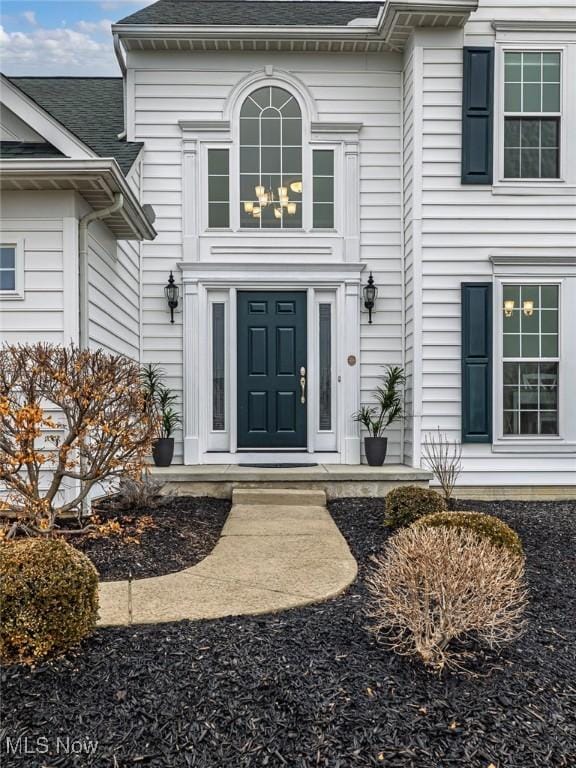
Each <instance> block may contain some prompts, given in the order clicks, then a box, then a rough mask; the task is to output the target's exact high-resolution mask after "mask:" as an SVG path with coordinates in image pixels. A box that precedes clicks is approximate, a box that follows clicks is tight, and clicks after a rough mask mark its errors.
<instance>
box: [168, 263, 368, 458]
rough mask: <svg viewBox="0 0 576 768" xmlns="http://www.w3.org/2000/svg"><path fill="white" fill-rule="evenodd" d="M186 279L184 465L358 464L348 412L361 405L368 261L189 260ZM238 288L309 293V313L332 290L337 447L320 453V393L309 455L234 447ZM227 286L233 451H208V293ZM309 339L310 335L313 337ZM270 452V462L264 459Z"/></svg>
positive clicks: (311, 408)
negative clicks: (362, 306) (317, 438)
mask: <svg viewBox="0 0 576 768" xmlns="http://www.w3.org/2000/svg"><path fill="white" fill-rule="evenodd" d="M179 267H180V269H181V272H182V282H183V294H184V297H183V304H184V307H183V311H184V333H183V347H184V349H183V359H184V370H183V389H184V419H183V428H184V464H239V463H248V462H252V461H261V462H266V461H267V460H269V461H273V462H279V463H280V462H281V463H301V462H305V461H307V460H308V461H309V460H310V459H314V461H316V462H326V463H331V464H359V463H360V432H359V428H358V425H357V424H356V423H355V422H354V421H352V418H351V415H352V413H354V412H355V411H356V410H357V409H358V408H359V405H360V294H361V289H360V283H361V280H360V278H361V273H362V270H363V269H364V265H363V264H359V263H350V262H342V263H339V264H331V265H327V264H318V263H316V264H314V263H309V262H306V263H296V264H294V263H292V264H273V265H266V264H262V263H253V264H242V265H241V266H240V265H236V264H230V263H227V264H222V263H219V264H211V263H206V262H192V263H190V262H186V263H182V264H179ZM238 290H271V291H277V290H287V291H288V290H292V291H298V290H299V291H302V290H306V291H307V292H308V310H309V314H310V312H311V311H313V310H314V304H313V302H314V301H315V298H314V297H315V293H316V291H321V290H324V291H332V292H333V295H334V296H335V302H334V306H335V323H334V329H335V336H336V343H335V346H334V352H335V358H336V359H335V365H334V374H335V393H336V401H337V402H336V411H335V422H336V428H337V439H336V447H337V450H336V451H335V452H329V453H326V452H318V451H316V450H315V445H314V437H315V430H314V429H313V428H312V425H314V424H315V423H316V420H317V413H316V410H317V404H316V402H314V401H315V398H313V397H311V398H309V399H308V427H309V428H308V448H307V451H306V452H296V451H289V452H288V451H287V452H278V451H274V452H270V453H267V452H262V451H258V452H247V451H242V452H241V453H237V452H236V343H235V339H236V292H237V291H238ZM212 291H219V292H220V295H222V294H223V292H225V291H228V295H229V300H228V306H227V311H228V323H227V328H228V333H229V342H230V343H229V350H230V355H229V358H228V361H227V362H228V370H227V382H228V390H229V394H228V403H227V404H228V414H229V421H230V424H229V440H228V447H229V450H222V451H218V452H214V451H209V450H208V447H209V444H208V434H209V429H210V425H209V413H210V408H209V407H208V403H209V402H210V397H211V375H210V371H211V360H210V313H209V296H210V292H212ZM309 338H310V337H309ZM315 349H316V345H315V344H314V343H310V344H309V345H308V366H307V370H308V372H309V376H310V377H311V379H310V378H309V385H310V391H313V388H314V389H315V386H316V379H315V377H316V375H317V371H316V368H317V366H316V361H315V360H314V359H313V355H314V352H315ZM267 457H268V459H267Z"/></svg>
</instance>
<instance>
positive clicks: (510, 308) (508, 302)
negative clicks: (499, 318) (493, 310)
mask: <svg viewBox="0 0 576 768" xmlns="http://www.w3.org/2000/svg"><path fill="white" fill-rule="evenodd" d="M513 312H514V299H504V317H512V313H513Z"/></svg>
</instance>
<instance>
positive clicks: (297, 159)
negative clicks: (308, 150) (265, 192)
mask: <svg viewBox="0 0 576 768" xmlns="http://www.w3.org/2000/svg"><path fill="white" fill-rule="evenodd" d="M282 167H283V170H284V173H294V174H300V173H302V150H301V149H300V147H287V148H286V149H283V150H282Z"/></svg>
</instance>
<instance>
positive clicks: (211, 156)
mask: <svg viewBox="0 0 576 768" xmlns="http://www.w3.org/2000/svg"><path fill="white" fill-rule="evenodd" d="M208 173H209V174H210V175H213V174H220V175H224V176H227V175H228V150H227V149H209V150H208Z"/></svg>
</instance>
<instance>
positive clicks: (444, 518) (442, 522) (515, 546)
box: [415, 512, 524, 557]
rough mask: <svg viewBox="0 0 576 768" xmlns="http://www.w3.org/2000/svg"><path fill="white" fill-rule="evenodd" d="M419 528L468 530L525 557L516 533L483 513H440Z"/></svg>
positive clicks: (422, 520) (420, 524)
mask: <svg viewBox="0 0 576 768" xmlns="http://www.w3.org/2000/svg"><path fill="white" fill-rule="evenodd" d="M415 525H417V526H430V527H434V528H437V527H438V526H444V527H448V528H467V529H468V530H470V531H473V532H474V533H475V534H476V535H477V536H480V538H483V539H487V540H488V541H490V543H491V544H493V545H494V546H496V547H500V548H502V547H503V548H504V549H507V550H508V551H509V552H511V553H512V554H513V555H519V556H520V557H522V556H523V555H524V550H523V548H522V542H521V541H520V537H519V536H518V534H517V533H516V531H514V530H512V528H510V526H509V525H506V523H504V522H502V520H499V519H498V518H497V517H494V515H485V514H483V513H481V512H439V513H438V514H435V515H427V516H426V517H423V518H421V519H419V520H417V521H416V523H415Z"/></svg>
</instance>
